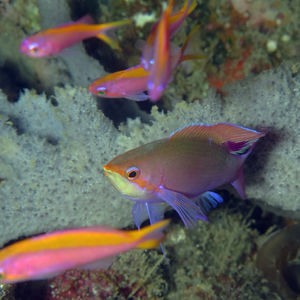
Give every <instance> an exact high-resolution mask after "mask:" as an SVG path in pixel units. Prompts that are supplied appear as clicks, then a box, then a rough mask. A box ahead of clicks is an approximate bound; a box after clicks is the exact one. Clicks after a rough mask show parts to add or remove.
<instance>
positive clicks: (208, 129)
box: [170, 123, 265, 154]
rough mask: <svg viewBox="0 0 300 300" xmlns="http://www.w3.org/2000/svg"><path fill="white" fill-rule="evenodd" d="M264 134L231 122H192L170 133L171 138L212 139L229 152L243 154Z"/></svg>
mask: <svg viewBox="0 0 300 300" xmlns="http://www.w3.org/2000/svg"><path fill="white" fill-rule="evenodd" d="M264 135H265V133H264V132H259V131H255V130H252V129H248V128H245V127H242V126H238V125H233V124H230V123H220V124H216V125H205V124H191V125H188V126H186V127H183V128H181V129H178V130H176V131H175V132H173V133H172V134H171V135H170V138H171V139H173V138H178V137H181V138H182V137H199V138H202V139H203V138H204V139H205V138H206V139H211V140H212V141H213V142H214V143H216V144H219V145H225V146H226V148H227V149H228V150H229V152H232V153H234V154H243V153H242V152H243V151H246V150H244V149H247V148H250V146H251V145H253V144H254V143H255V142H256V141H257V140H258V139H259V138H261V137H262V136H264Z"/></svg>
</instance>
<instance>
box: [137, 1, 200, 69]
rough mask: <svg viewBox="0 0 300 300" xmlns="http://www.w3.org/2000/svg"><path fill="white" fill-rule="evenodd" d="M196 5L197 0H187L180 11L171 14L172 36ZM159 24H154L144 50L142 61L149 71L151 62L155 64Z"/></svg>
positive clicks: (170, 29)
mask: <svg viewBox="0 0 300 300" xmlns="http://www.w3.org/2000/svg"><path fill="white" fill-rule="evenodd" d="M196 6H197V1H196V0H185V2H184V5H183V7H182V8H181V9H180V10H179V11H178V12H176V13H172V14H171V16H170V18H169V33H170V37H172V36H173V35H174V34H175V33H176V32H177V31H178V29H179V28H180V26H181V24H182V22H183V21H184V19H185V17H186V16H188V15H189V14H190V13H191V12H192V11H193V10H194V9H195V8H196ZM158 24H159V21H158V22H156V23H155V24H154V25H153V27H152V29H151V32H150V34H149V36H148V38H147V41H146V43H145V45H144V47H143V50H142V56H141V62H142V64H143V66H144V68H145V70H147V71H149V68H150V66H151V64H153V62H154V59H153V56H154V54H153V44H154V40H155V36H156V34H157V27H158Z"/></svg>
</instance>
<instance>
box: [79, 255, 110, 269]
mask: <svg viewBox="0 0 300 300" xmlns="http://www.w3.org/2000/svg"><path fill="white" fill-rule="evenodd" d="M113 258H114V257H113V256H112V257H107V258H104V259H100V260H97V261H94V262H91V263H88V264H86V265H83V266H80V267H79V269H82V270H107V269H108V268H109V267H110V266H111V265H112V263H113Z"/></svg>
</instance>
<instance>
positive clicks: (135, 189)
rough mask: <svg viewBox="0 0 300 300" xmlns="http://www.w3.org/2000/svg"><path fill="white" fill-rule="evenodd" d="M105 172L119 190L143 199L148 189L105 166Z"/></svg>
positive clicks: (124, 193) (129, 195) (133, 197)
mask: <svg viewBox="0 0 300 300" xmlns="http://www.w3.org/2000/svg"><path fill="white" fill-rule="evenodd" d="M103 170H104V174H105V175H106V176H107V177H108V179H109V181H110V182H111V184H112V185H113V187H114V188H115V189H116V190H118V191H119V192H120V193H121V194H123V195H124V196H126V197H130V198H132V199H143V198H144V197H145V194H146V191H144V190H142V189H141V188H140V187H139V186H138V185H137V184H136V183H133V182H131V181H128V180H127V179H126V178H124V177H123V176H122V175H120V174H119V173H117V172H114V171H112V170H110V169H108V168H107V166H104V167H103Z"/></svg>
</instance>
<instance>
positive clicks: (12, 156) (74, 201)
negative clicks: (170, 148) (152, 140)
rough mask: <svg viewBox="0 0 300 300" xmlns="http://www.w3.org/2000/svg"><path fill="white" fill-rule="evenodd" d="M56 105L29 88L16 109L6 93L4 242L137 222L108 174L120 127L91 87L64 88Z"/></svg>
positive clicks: (0, 160) (0, 218)
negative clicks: (61, 230)
mask: <svg viewBox="0 0 300 300" xmlns="http://www.w3.org/2000/svg"><path fill="white" fill-rule="evenodd" d="M54 98H55V100H54ZM52 102H53V103H55V105H56V106H54V105H52V103H51V101H48V100H47V99H46V97H45V95H36V94H34V93H30V92H29V91H26V92H25V94H24V95H23V96H22V97H21V99H20V101H19V102H17V103H16V104H10V103H8V102H7V101H6V99H5V97H4V96H3V94H1V98H0V103H1V104H0V115H2V116H1V119H0V128H1V130H0V132H1V134H0V140H1V143H0V178H3V179H4V181H3V182H1V188H0V202H1V208H2V209H1V213H0V224H1V225H0V226H1V228H2V229H1V233H2V234H1V238H0V244H3V243H5V242H7V241H9V240H11V239H16V238H17V237H19V236H22V235H30V234H35V233H39V232H44V231H51V230H55V229H59V228H64V227H77V226H84V225H95V224H110V225H113V226H115V227H123V226H126V225H127V224H128V223H129V222H131V215H130V204H131V203H130V202H128V201H127V200H125V199H122V197H121V196H120V195H119V194H118V192H116V191H114V189H113V188H112V187H111V185H110V183H108V182H107V180H106V179H105V178H104V177H105V176H104V174H103V172H102V165H104V164H105V163H106V162H107V161H109V160H110V159H111V157H112V156H114V155H116V154H117V150H118V148H117V145H116V144H115V139H116V135H117V134H118V132H117V130H116V129H115V128H114V127H113V125H112V123H111V121H109V120H108V119H107V118H105V117H104V115H103V114H102V113H101V112H99V111H97V106H96V102H95V101H94V99H93V98H92V97H91V96H90V95H89V94H88V93H87V91H86V90H81V89H78V88H77V89H73V88H71V87H68V88H66V89H65V90H64V89H57V90H56V94H55V97H52ZM118 199H119V200H118Z"/></svg>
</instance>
